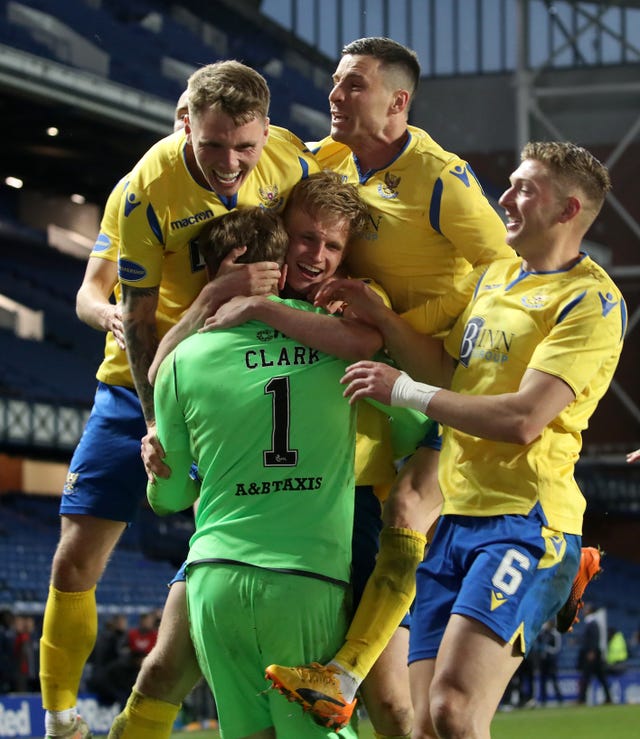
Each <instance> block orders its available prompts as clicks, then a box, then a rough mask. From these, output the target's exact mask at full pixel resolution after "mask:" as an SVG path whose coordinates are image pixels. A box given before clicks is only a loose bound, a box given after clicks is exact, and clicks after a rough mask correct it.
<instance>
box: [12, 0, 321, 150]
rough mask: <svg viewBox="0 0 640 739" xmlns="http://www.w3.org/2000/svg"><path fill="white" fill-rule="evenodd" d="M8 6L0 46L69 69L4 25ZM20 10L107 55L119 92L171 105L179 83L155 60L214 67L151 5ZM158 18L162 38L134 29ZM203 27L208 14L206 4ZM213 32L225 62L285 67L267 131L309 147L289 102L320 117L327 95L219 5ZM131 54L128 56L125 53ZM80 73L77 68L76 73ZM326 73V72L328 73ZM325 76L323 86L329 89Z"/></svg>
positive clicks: (212, 55) (49, 50) (41, 3)
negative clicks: (49, 20)
mask: <svg viewBox="0 0 640 739" xmlns="http://www.w3.org/2000/svg"><path fill="white" fill-rule="evenodd" d="M7 4H8V0H0V18H2V16H4V18H2V21H3V22H0V43H5V44H7V45H8V46H13V47H15V48H18V49H22V50H24V51H27V52H29V53H32V54H36V55H37V56H41V57H45V58H50V59H54V60H56V61H59V62H61V63H63V64H69V60H68V58H66V57H67V56H68V48H65V47H67V46H68V45H67V44H60V45H59V50H58V51H59V54H60V57H57V56H56V50H57V49H56V44H54V43H52V44H50V45H47V44H45V43H43V42H42V40H39V39H38V35H37V34H36V35H35V37H34V34H33V33H31V32H30V30H28V29H25V28H24V27H22V26H18V25H16V24H15V23H9V22H8V16H7ZM21 4H22V5H25V6H28V7H31V8H34V9H36V10H38V11H41V12H43V13H47V14H49V15H51V16H53V17H54V18H56V19H57V20H58V21H59V22H60V23H62V24H64V25H66V26H67V27H68V28H69V29H71V30H72V31H75V32H76V33H78V34H79V35H80V36H82V37H83V38H84V39H86V40H88V41H90V42H91V43H93V44H94V46H96V48H98V49H99V50H100V51H101V52H106V53H107V54H108V55H109V73H108V76H109V78H110V79H111V80H112V81H114V82H118V83H120V84H124V85H127V86H129V87H133V88H136V89H140V90H143V91H145V92H148V93H150V94H153V95H157V96H159V97H161V98H164V99H167V100H170V101H171V102H174V101H175V100H176V99H177V98H178V96H179V95H180V93H181V92H182V90H183V89H184V86H185V82H186V80H177V79H175V78H172V77H168V76H165V75H164V74H163V72H162V68H163V67H162V59H163V58H171V59H174V60H177V61H178V62H181V63H182V64H184V65H186V67H187V68H196V67H199V66H201V65H203V64H208V63H210V62H213V61H216V59H217V58H218V54H217V52H216V49H214V48H213V47H212V46H209V45H208V44H206V43H205V42H204V41H203V40H202V39H201V38H200V37H198V36H197V35H196V34H194V33H193V32H191V31H190V30H189V29H188V28H187V27H186V26H185V25H183V24H181V23H178V22H177V21H176V20H174V18H173V17H172V15H171V14H170V9H169V8H167V9H166V10H163V9H162V8H159V7H158V4H157V3H156V4H154V5H150V4H146V3H141V2H138V3H136V4H135V5H132V6H131V7H126V8H125V7H124V6H129V4H128V3H119V2H109V3H103V5H102V7H97V8H96V7H93V6H89V5H86V4H85V3H83V2H76V3H51V2H48V1H47V0H21ZM150 10H153V11H154V12H155V13H160V14H161V16H162V23H161V30H160V31H159V32H157V33H156V32H154V31H151V30H148V29H146V28H145V27H143V26H142V25H141V24H140V22H139V21H140V20H141V19H142V18H144V16H145V15H146V14H147V13H148V12H149V11H150ZM205 11H206V12H207V14H208V16H209V22H210V23H211V22H212V21H211V18H212V17H213V14H212V12H211V7H208V6H207V5H206V4H205V5H204V6H203V12H205ZM213 23H215V26H216V28H217V29H218V30H219V31H220V33H221V34H222V35H223V36H226V38H227V41H228V44H227V53H226V54H225V56H226V57H227V58H235V59H239V60H241V61H244V62H245V63H246V64H249V65H250V66H253V67H254V68H255V69H257V70H259V71H261V72H263V73H264V74H265V76H268V75H267V70H266V69H265V66H266V65H267V64H268V63H269V62H271V61H273V60H278V61H279V62H283V63H285V67H286V71H285V73H284V77H283V78H285V79H286V80H287V82H286V85H285V84H284V83H282V82H280V80H278V79H277V78H274V77H270V78H269V81H270V83H271V85H272V88H273V89H272V92H273V95H272V111H271V118H272V120H273V122H274V123H276V124H278V125H280V126H285V127H287V128H291V129H292V130H293V131H294V132H295V133H296V134H297V135H298V136H300V138H302V139H303V140H316V139H317V138H318V131H317V130H312V129H311V128H310V127H309V126H307V125H306V124H305V123H304V122H301V121H299V120H296V121H295V122H294V120H293V119H292V115H291V104H292V102H293V101H295V102H296V103H298V104H302V105H305V106H307V107H309V108H311V109H313V110H316V111H318V112H320V113H323V114H327V107H328V105H327V92H328V87H327V88H326V89H325V88H321V87H318V85H317V84H316V81H315V78H313V77H312V76H308V75H307V74H305V73H303V72H301V71H300V70H298V69H296V68H294V67H292V66H286V61H285V59H284V58H283V53H282V52H283V46H282V41H281V39H279V38H276V37H275V36H272V35H271V34H270V32H269V30H268V26H267V24H265V23H260V18H259V16H257V17H256V18H255V20H252V19H250V18H246V17H244V16H242V17H239V16H238V14H237V13H235V12H234V11H233V10H232V9H231V8H229V7H228V6H227V5H225V4H224V3H221V4H215V20H214V21H213ZM132 49H135V53H134V54H133V53H131V50H132ZM80 68H81V67H80ZM327 70H328V68H327ZM329 76H330V75H329V72H328V71H327V76H326V84H327V85H328V84H329Z"/></svg>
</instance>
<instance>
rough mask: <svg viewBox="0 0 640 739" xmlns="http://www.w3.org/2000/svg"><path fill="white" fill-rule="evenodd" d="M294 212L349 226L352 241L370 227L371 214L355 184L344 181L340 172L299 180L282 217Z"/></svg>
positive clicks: (328, 172)
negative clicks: (341, 222) (302, 211)
mask: <svg viewBox="0 0 640 739" xmlns="http://www.w3.org/2000/svg"><path fill="white" fill-rule="evenodd" d="M294 209H301V210H304V211H305V212H306V213H308V214H309V215H311V216H313V217H314V218H317V219H323V220H324V219H326V220H329V221H336V220H339V219H344V220H346V221H347V222H348V224H349V241H351V240H352V239H353V238H355V237H356V236H358V235H360V234H362V233H364V232H365V231H366V230H367V226H368V225H369V221H370V218H369V211H368V210H367V206H366V205H365V203H364V201H363V200H362V198H361V197H360V195H359V194H358V190H357V188H356V187H355V185H351V184H349V183H348V182H344V181H343V179H342V176H341V175H339V174H338V173H337V172H332V171H330V170H328V169H327V170H323V171H322V172H316V173H314V174H312V175H309V177H307V178H306V179H304V180H300V182H298V183H297V184H296V185H295V187H294V188H293V189H292V190H291V193H290V195H289V198H288V200H287V204H286V206H285V209H284V213H283V217H284V220H285V223H286V221H287V216H288V214H289V213H290V212H291V211H293V210H294Z"/></svg>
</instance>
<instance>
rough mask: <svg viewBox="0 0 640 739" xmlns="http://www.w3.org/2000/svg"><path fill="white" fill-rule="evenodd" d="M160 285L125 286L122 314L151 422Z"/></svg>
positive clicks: (135, 375)
mask: <svg viewBox="0 0 640 739" xmlns="http://www.w3.org/2000/svg"><path fill="white" fill-rule="evenodd" d="M158 294H159V288H157V287H151V288H139V287H130V286H129V285H123V286H122V313H123V322H124V333H125V340H126V344H127V356H128V358H129V366H130V368H131V374H132V375H133V382H134V384H135V386H136V391H137V393H138V397H139V398H140V404H141V405H142V411H143V413H144V417H145V420H146V421H147V422H149V421H153V419H154V418H155V413H154V410H153V387H151V385H150V384H149V380H148V379H147V373H148V372H149V367H150V366H151V362H152V361H153V357H154V355H155V353H156V349H157V348H158V328H157V325H156V308H157V307H158Z"/></svg>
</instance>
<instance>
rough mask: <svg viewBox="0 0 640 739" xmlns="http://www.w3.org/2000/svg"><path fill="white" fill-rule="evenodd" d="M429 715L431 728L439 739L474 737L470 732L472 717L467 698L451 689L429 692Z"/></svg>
mask: <svg viewBox="0 0 640 739" xmlns="http://www.w3.org/2000/svg"><path fill="white" fill-rule="evenodd" d="M430 714H431V720H432V722H433V726H434V728H435V730H436V733H437V735H438V737H440V738H441V739H462V738H463V737H468V736H475V735H474V734H472V733H471V732H470V723H471V719H472V716H471V714H470V711H469V703H468V696H465V695H463V693H461V692H460V691H458V690H455V689H452V688H441V689H436V690H433V689H432V692H431V701H430Z"/></svg>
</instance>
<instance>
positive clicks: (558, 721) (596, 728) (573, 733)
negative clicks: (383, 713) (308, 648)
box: [173, 705, 640, 739]
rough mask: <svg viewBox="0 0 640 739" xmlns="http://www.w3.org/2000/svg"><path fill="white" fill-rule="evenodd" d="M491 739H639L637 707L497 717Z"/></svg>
mask: <svg viewBox="0 0 640 739" xmlns="http://www.w3.org/2000/svg"><path fill="white" fill-rule="evenodd" d="M173 736H174V737H176V738H177V737H180V738H181V739H187V738H188V739H215V738H216V737H219V734H218V732H217V731H190V732H186V731H183V732H179V733H176V734H174V735H173ZM491 736H492V739H540V737H548V738H549V739H576V738H577V737H579V739H610V738H611V737H614V736H615V739H638V737H640V705H612V706H566V707H562V708H536V709H531V710H516V711H513V712H511V713H499V714H498V715H497V716H496V717H495V719H494V721H493V725H492V727H491ZM360 739H373V731H372V730H371V725H370V724H369V722H368V721H361V723H360Z"/></svg>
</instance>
